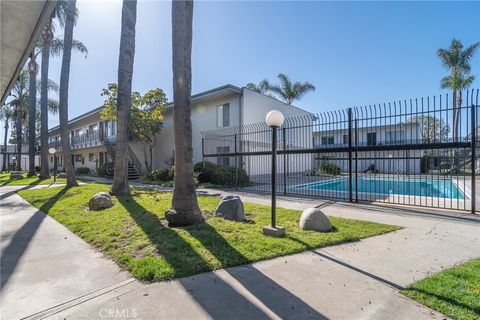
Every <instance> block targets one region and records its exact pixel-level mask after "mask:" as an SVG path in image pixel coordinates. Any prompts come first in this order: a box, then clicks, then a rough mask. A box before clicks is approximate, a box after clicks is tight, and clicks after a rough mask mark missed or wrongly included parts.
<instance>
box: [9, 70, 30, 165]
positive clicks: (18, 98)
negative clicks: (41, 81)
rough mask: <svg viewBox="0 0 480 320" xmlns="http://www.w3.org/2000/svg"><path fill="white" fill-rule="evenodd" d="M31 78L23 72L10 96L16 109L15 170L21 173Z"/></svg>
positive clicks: (14, 112) (14, 114)
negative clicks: (24, 128) (24, 121)
mask: <svg viewBox="0 0 480 320" xmlns="http://www.w3.org/2000/svg"><path fill="white" fill-rule="evenodd" d="M28 80H29V76H28V73H27V71H26V70H22V71H21V72H20V74H19V76H18V78H17V81H15V84H14V86H13V88H12V91H11V92H10V96H11V97H12V98H13V99H12V100H11V101H10V102H9V103H10V105H11V106H12V107H14V111H13V117H14V119H15V144H16V145H17V148H16V153H17V155H16V158H17V162H16V168H15V170H17V171H21V170H22V164H21V159H22V142H23V139H22V136H23V133H22V124H23V120H24V119H25V116H26V110H27V108H28V102H29V101H28V96H29V94H28V87H29V84H28V82H29V81H28Z"/></svg>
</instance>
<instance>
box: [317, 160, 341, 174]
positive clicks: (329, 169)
mask: <svg viewBox="0 0 480 320" xmlns="http://www.w3.org/2000/svg"><path fill="white" fill-rule="evenodd" d="M317 171H318V174H319V175H322V174H328V175H332V176H338V175H339V174H340V167H339V166H337V165H336V164H335V163H333V162H323V163H322V164H320V167H318V170H317Z"/></svg>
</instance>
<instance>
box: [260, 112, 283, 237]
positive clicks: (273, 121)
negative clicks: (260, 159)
mask: <svg viewBox="0 0 480 320" xmlns="http://www.w3.org/2000/svg"><path fill="white" fill-rule="evenodd" d="M284 120H285V118H284V117H283V114H282V113H281V112H280V111H278V110H272V111H270V112H269V113H268V114H267V117H266V119H265V121H266V122H267V125H268V126H269V127H270V128H272V223H271V225H269V226H265V227H263V234H264V235H268V236H273V237H283V236H284V235H285V228H283V227H279V226H277V202H276V196H277V129H278V128H280V127H281V126H282V125H283V122H284Z"/></svg>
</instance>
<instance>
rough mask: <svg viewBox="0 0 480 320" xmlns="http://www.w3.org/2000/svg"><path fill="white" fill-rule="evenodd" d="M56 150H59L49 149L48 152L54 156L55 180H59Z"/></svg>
mask: <svg viewBox="0 0 480 320" xmlns="http://www.w3.org/2000/svg"><path fill="white" fill-rule="evenodd" d="M56 152H57V150H55V148H50V149H48V153H50V154H51V155H52V156H53V182H57V157H56V156H55V153H56Z"/></svg>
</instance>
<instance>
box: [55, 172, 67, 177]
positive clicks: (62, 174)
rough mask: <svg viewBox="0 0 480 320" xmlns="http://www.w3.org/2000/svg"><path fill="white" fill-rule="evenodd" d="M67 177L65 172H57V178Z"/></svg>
mask: <svg viewBox="0 0 480 320" xmlns="http://www.w3.org/2000/svg"><path fill="white" fill-rule="evenodd" d="M66 177H67V174H66V173H65V172H60V173H59V174H57V178H66Z"/></svg>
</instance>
